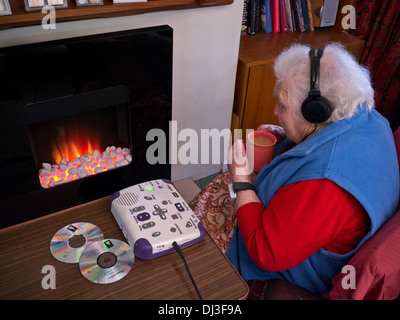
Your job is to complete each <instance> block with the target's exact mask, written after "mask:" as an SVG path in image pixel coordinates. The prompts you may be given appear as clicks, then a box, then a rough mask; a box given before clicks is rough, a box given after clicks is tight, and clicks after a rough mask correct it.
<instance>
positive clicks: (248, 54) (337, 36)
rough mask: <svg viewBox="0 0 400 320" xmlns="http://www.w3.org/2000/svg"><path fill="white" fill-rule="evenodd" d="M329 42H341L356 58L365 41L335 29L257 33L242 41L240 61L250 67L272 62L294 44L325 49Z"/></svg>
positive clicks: (245, 37)
mask: <svg viewBox="0 0 400 320" xmlns="http://www.w3.org/2000/svg"><path fill="white" fill-rule="evenodd" d="M329 42H340V43H342V44H343V45H344V46H345V47H347V48H348V50H350V52H351V53H353V54H354V55H355V56H357V57H358V56H360V55H361V53H362V50H363V48H364V43H365V41H364V40H362V39H360V38H357V37H354V36H352V35H350V34H348V33H346V32H344V31H340V30H337V29H335V28H327V29H321V30H316V31H313V32H311V31H307V32H280V33H257V34H255V35H253V36H244V37H242V38H241V40H240V49H239V61H240V62H242V63H245V64H249V65H253V66H254V65H258V64H264V63H269V62H272V61H273V60H274V59H275V57H276V56H277V55H278V54H279V53H280V52H281V51H282V50H283V49H284V48H285V47H288V46H290V45H291V44H293V43H302V44H308V45H312V46H313V47H323V46H324V45H325V44H327V43H329Z"/></svg>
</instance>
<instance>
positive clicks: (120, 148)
mask: <svg viewBox="0 0 400 320" xmlns="http://www.w3.org/2000/svg"><path fill="white" fill-rule="evenodd" d="M24 113H25V116H26V121H27V124H28V131H29V139H30V143H31V147H32V152H33V155H34V159H35V164H36V168H37V170H38V178H39V181H40V185H41V187H42V188H44V189H48V188H52V187H55V186H58V185H61V184H64V183H69V182H73V181H76V180H78V179H83V178H86V177H90V176H92V175H95V174H100V173H104V172H106V171H110V170H114V169H117V168H119V167H123V166H126V165H129V164H130V163H131V162H132V153H131V137H130V115H129V91H128V88H127V87H126V86H120V87H114V88H107V89H102V90H94V91H91V92H88V93H83V94H78V95H73V96H68V97H61V98H58V99H52V100H48V101H44V102H38V103H33V104H29V105H27V106H26V107H25V109H24Z"/></svg>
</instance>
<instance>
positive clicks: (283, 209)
mask: <svg viewBox="0 0 400 320" xmlns="http://www.w3.org/2000/svg"><path fill="white" fill-rule="evenodd" d="M236 215H237V219H238V224H239V228H240V231H241V234H242V236H243V240H244V242H245V245H246V247H247V250H248V252H249V254H250V256H251V258H252V259H253V261H254V262H255V263H256V265H257V266H258V267H260V268H262V269H265V270H271V271H280V270H286V269H289V268H291V267H294V266H296V265H298V264H299V263H301V262H302V261H303V260H305V259H306V258H307V257H309V256H310V255H311V254H313V253H314V252H315V251H317V250H319V249H320V248H323V247H324V248H325V249H327V250H330V251H334V252H335V251H336V252H337V253H340V251H341V250H343V251H344V252H346V250H351V249H352V248H353V247H355V246H356V245H357V243H358V242H359V241H360V240H361V238H362V237H363V236H364V234H365V232H367V229H368V227H369V220H368V216H367V214H366V212H365V210H364V208H363V207H362V206H361V205H360V203H359V202H358V201H357V200H356V199H355V198H354V197H353V196H352V195H350V194H349V193H348V192H347V191H345V190H344V189H342V188H340V187H339V186H337V185H336V184H335V183H333V182H332V181H330V180H326V179H318V180H309V181H301V182H298V183H294V184H291V185H289V186H286V187H283V188H282V189H280V190H279V191H278V192H277V193H276V194H275V196H274V197H273V198H272V199H271V201H270V203H269V206H268V208H267V209H265V208H264V206H263V205H262V204H261V203H257V202H252V203H248V204H246V205H244V206H242V207H240V208H239V209H238V210H237V213H236ZM344 252H342V253H344Z"/></svg>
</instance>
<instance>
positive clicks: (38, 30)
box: [0, 0, 243, 181]
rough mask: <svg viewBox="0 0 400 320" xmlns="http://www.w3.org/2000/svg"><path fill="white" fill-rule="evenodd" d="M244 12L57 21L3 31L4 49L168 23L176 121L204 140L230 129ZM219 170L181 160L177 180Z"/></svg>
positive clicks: (237, 7)
mask: <svg viewBox="0 0 400 320" xmlns="http://www.w3.org/2000/svg"><path fill="white" fill-rule="evenodd" d="M242 8H243V0H234V3H233V4H232V5H227V6H219V7H209V8H201V9H190V10H177V11H163V12H156V13H148V14H142V15H135V16H129V17H118V18H108V19H93V20H84V21H77V22H67V23H56V29H55V30H51V29H49V30H44V29H42V27H41V26H34V27H25V28H17V29H11V30H3V31H0V47H6V46H11V45H19V44H26V43H32V42H40V41H48V40H54V39H60V38H68V37H73V36H83V35H89V34H96V33H104V32H113V31H120V30H126V29H134V28H143V27H150V26H156V25H164V24H168V25H170V26H171V27H172V28H173V29H174V49H173V50H174V57H173V96H172V118H173V120H175V121H177V128H178V132H180V130H182V129H184V128H192V129H194V130H196V132H198V135H199V137H200V130H201V129H212V128H216V129H218V130H220V131H221V130H222V129H224V128H229V127H230V121H231V112H232V104H233V95H234V84H235V76H236V65H237V57H238V48H239V40H240V25H241V20H242ZM182 144H185V142H180V144H178V150H179V148H180V146H181V145H182ZM199 147H200V143H199ZM199 153H200V151H199ZM221 160H222V159H221ZM199 162H200V155H199ZM219 170H220V165H219V164H188V165H183V164H180V163H179V161H178V163H177V164H173V165H172V173H171V176H172V180H173V181H175V180H178V179H182V178H186V177H191V178H192V179H194V180H196V179H199V178H202V177H205V176H207V175H210V174H212V173H215V172H217V171H219Z"/></svg>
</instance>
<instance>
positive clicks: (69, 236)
mask: <svg viewBox="0 0 400 320" xmlns="http://www.w3.org/2000/svg"><path fill="white" fill-rule="evenodd" d="M101 239H104V235H103V232H102V231H101V230H100V229H99V228H98V227H97V226H95V225H94V224H91V223H88V222H75V223H72V224H70V225H67V226H65V227H63V228H62V229H60V230H59V231H58V232H57V233H56V234H55V235H54V236H53V238H52V239H51V242H50V251H51V254H52V255H53V256H54V257H55V258H56V259H57V260H59V261H61V262H66V263H78V262H79V258H80V256H81V254H82V252H83V250H85V248H86V247H87V246H89V245H90V244H92V243H94V242H96V241H98V240H101Z"/></svg>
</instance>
